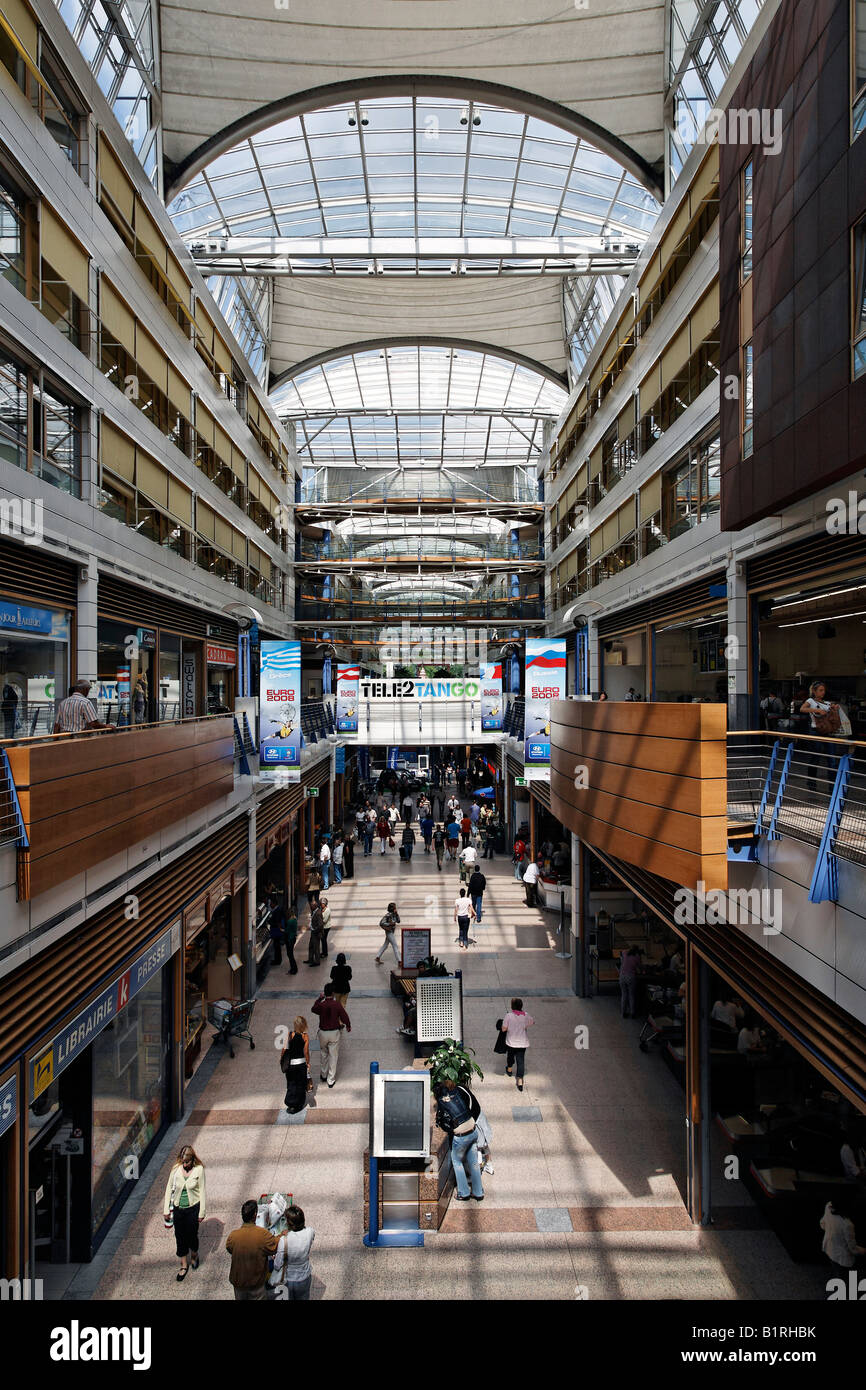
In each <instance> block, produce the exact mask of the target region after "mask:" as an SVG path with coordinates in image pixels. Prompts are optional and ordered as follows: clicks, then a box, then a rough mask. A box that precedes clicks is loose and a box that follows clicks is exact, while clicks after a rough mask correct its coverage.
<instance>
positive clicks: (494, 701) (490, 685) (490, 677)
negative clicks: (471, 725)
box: [481, 661, 502, 732]
mask: <svg viewBox="0 0 866 1390" xmlns="http://www.w3.org/2000/svg"><path fill="white" fill-rule="evenodd" d="M481 727H482V729H487V730H490V731H491V732H493V731H495V730H498V729H501V728H502V663H501V662H499V661H497V662H486V663H485V662H482V664H481Z"/></svg>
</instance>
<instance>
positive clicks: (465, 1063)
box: [427, 1038, 484, 1090]
mask: <svg viewBox="0 0 866 1390" xmlns="http://www.w3.org/2000/svg"><path fill="white" fill-rule="evenodd" d="M470 1052H471V1053H472V1054H473V1056H474V1054H475V1049H474V1048H472V1047H463V1046H462V1045H461V1044H460V1043H458V1042H455V1040H454V1039H453V1038H446V1039H445V1041H444V1042H442V1043H440V1044H439V1046H438V1047H437V1048H436V1051H435V1052H432V1053H431V1054H430V1056H429V1057H428V1058H427V1066H428V1067H429V1068H430V1085H431V1086H432V1087H433V1088H434V1090H435V1088H436V1087H437V1086H440V1085H441V1084H442V1082H443V1081H453V1082H455V1083H456V1085H458V1086H468V1085H469V1083H470V1081H471V1080H472V1075H473V1072H474V1073H475V1074H476V1075H477V1076H479V1077H480V1078H481V1080H482V1081H483V1080H484V1072H483V1071H482V1070H481V1068H480V1067H479V1065H478V1063H477V1062H473V1060H472V1057H470V1055H469V1054H470Z"/></svg>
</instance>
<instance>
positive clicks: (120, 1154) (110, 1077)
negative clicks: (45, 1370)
mask: <svg viewBox="0 0 866 1390" xmlns="http://www.w3.org/2000/svg"><path fill="white" fill-rule="evenodd" d="M180 944H181V923H180V921H179V920H178V921H177V922H176V923H175V924H174V925H173V926H170V927H168V928H167V929H166V930H165V931H163V932H162V933H161V934H160V935H159V936H158V937H157V938H156V939H155V940H153V941H152V942H151V943H150V945H149V946H148V947H147V948H146V950H144V951H142V952H141V953H140V954H139V955H138V957H137V958H136V959H135V960H134V961H133V962H132V963H131V965H130V966H129V967H128V968H127V969H126V970H125V971H124V972H123V973H122V974H121V975H119V976H118V977H116V978H114V979H112V980H110V981H109V982H108V983H106V984H105V985H103V986H102V987H101V988H100V989H99V990H98V992H97V993H96V994H95V996H94V997H93V998H92V999H91V1000H90V1001H89V1002H88V1003H87V1004H86V1005H85V1006H84V1008H80V1009H78V1010H76V1012H75V1013H74V1014H73V1015H72V1016H71V1017H67V1018H66V1019H64V1020H63V1021H61V1023H60V1025H59V1027H57V1029H56V1031H54V1034H53V1036H52V1037H51V1039H50V1041H49V1042H48V1043H47V1044H46V1043H41V1044H40V1045H39V1046H38V1047H36V1048H35V1049H33V1050H32V1051H31V1052H30V1053H29V1054H28V1056H27V1060H26V1076H27V1089H28V1096H27V1100H28V1106H27V1112H26V1134H25V1142H26V1146H27V1154H28V1183H27V1187H28V1198H27V1200H28V1206H29V1212H28V1221H27V1228H28V1237H29V1252H28V1257H29V1258H28V1263H29V1268H30V1271H31V1275H34V1274H35V1275H36V1276H38V1273H39V1266H40V1265H42V1264H56V1263H61V1264H69V1263H70V1262H75V1261H85V1260H89V1259H91V1258H92V1256H93V1253H94V1251H95V1250H96V1249H97V1248H98V1246H99V1245H100V1243H101V1242H102V1240H103V1239H104V1237H105V1235H106V1233H107V1231H108V1229H109V1228H110V1226H111V1223H112V1221H113V1219H114V1217H115V1216H116V1214H117V1212H118V1211H119V1209H120V1208H121V1206H122V1205H123V1203H124V1202H125V1201H126V1199H127V1198H128V1196H129V1194H130V1192H131V1191H132V1188H133V1186H134V1184H135V1181H136V1180H137V1178H138V1177H139V1175H140V1173H141V1170H142V1169H143V1168H144V1167H145V1165H146V1164H147V1162H148V1161H149V1159H150V1157H151V1156H152V1154H153V1151H154V1149H155V1148H156V1145H157V1143H158V1141H159V1138H160V1136H161V1134H162V1133H163V1131H164V1129H165V1127H166V1125H167V1124H168V1122H169V1119H170V1117H171V1113H172V1105H173V1101H174V1097H173V1094H172V1068H171V1058H172V1040H173V1028H172V1014H173V1000H174V980H173V976H174V971H173V969H172V968H171V967H172V958H173V956H174V955H175V953H176V952H177V951H178V950H179V949H180ZM0 1142H2V1140H0Z"/></svg>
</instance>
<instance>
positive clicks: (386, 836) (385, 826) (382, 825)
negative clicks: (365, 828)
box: [376, 813, 394, 854]
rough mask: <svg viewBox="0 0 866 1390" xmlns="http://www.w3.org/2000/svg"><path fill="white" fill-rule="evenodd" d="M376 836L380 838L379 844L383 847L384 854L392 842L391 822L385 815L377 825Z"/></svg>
mask: <svg viewBox="0 0 866 1390" xmlns="http://www.w3.org/2000/svg"><path fill="white" fill-rule="evenodd" d="M376 834H377V835H378V836H379V844H380V845H381V847H382V848H381V853H382V854H384V853H385V846H386V844H387V842H388V841H389V840H391V822H390V821H389V819H388V817H387V816H386V815H385V814H384V813H383V814H382V815H381V816H380V817H379V819H378V821H377V823H376ZM391 843H392V844H393V843H394V841H393V840H391Z"/></svg>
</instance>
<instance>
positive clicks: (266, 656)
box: [259, 641, 301, 782]
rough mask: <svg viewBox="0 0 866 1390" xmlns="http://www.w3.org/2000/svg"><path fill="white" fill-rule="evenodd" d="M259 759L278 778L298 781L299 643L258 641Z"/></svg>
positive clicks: (299, 754) (299, 717) (299, 776)
mask: <svg viewBox="0 0 866 1390" xmlns="http://www.w3.org/2000/svg"><path fill="white" fill-rule="evenodd" d="M259 762H260V765H261V768H262V771H265V770H266V769H268V768H271V769H275V770H276V769H279V770H280V779H281V780H285V781H288V782H300V780H301V644H300V642H285V641H280V642H262V644H261V678H260V683H259Z"/></svg>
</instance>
